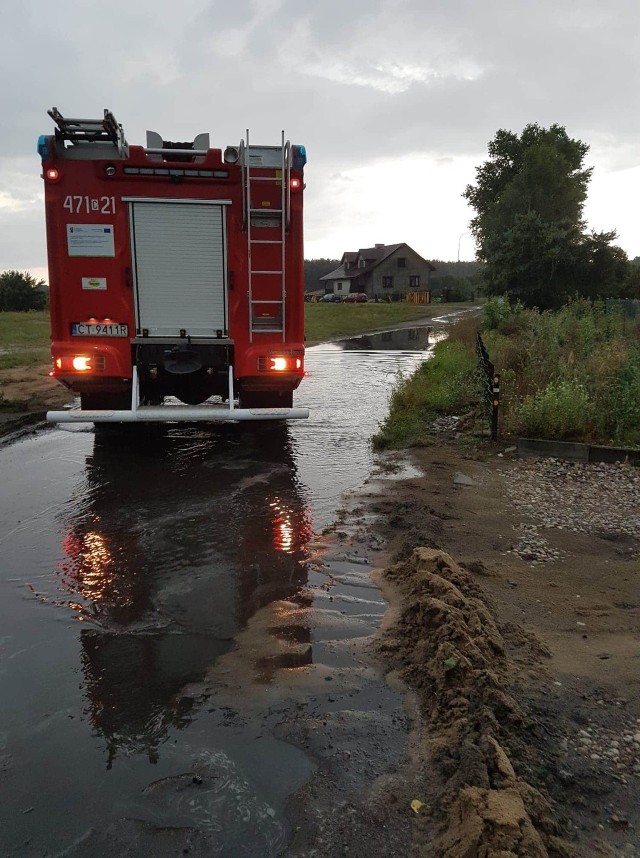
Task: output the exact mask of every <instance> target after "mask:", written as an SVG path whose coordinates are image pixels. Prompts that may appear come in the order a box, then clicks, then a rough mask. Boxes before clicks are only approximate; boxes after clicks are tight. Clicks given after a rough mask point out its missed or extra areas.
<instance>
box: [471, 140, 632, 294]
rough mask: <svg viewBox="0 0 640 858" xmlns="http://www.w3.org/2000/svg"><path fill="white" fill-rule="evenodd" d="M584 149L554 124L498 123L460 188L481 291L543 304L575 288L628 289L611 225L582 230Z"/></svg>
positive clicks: (585, 180) (588, 290)
mask: <svg viewBox="0 0 640 858" xmlns="http://www.w3.org/2000/svg"><path fill="white" fill-rule="evenodd" d="M588 151H589V147H588V146H587V145H586V144H585V143H582V142H581V141H580V140H573V139H571V138H570V137H569V136H568V134H567V132H566V130H565V129H564V128H563V127H562V126H560V125H552V126H551V127H550V128H540V126H539V125H537V124H532V125H527V126H526V128H525V129H524V130H523V132H522V134H521V135H520V136H518V135H517V134H514V133H513V132H511V131H505V130H500V131H498V132H497V134H496V136H495V138H494V139H493V140H492V141H491V142H490V143H489V148H488V152H489V160H488V161H486V162H485V163H484V164H482V165H481V166H480V167H478V169H477V170H476V184H475V185H469V186H468V187H467V188H466V190H465V192H464V194H463V196H464V197H465V198H466V199H467V200H468V201H469V202H470V203H471V205H472V206H473V207H474V208H475V210H476V216H475V217H474V218H473V219H472V221H471V230H472V232H473V235H474V237H475V239H476V244H477V248H478V258H479V259H480V260H482V261H484V262H485V263H486V264H485V266H484V269H483V270H484V280H485V286H486V288H487V291H488V292H489V294H493V295H499V294H507V295H509V296H512V297H514V298H517V299H518V300H520V301H521V302H522V303H523V304H524V305H525V306H528V307H532V306H537V307H540V308H541V309H548V308H556V307H559V306H560V305H562V304H563V303H564V302H565V301H566V300H567V299H568V298H569V297H570V296H572V295H574V294H575V293H576V292H578V293H580V294H584V295H587V296H590V297H595V296H597V295H602V294H609V295H618V294H623V293H624V292H625V289H626V290H628V288H629V276H630V269H629V263H628V260H627V257H626V254H625V253H624V251H622V250H621V249H620V248H618V247H615V246H612V245H611V243H612V242H613V241H614V240H615V238H616V235H615V233H614V232H603V233H591V234H586V233H585V223H584V219H583V208H584V203H585V200H586V197H587V189H588V184H589V180H590V178H591V172H592V171H591V168H586V167H585V166H584V159H585V156H586V154H587V152H588Z"/></svg>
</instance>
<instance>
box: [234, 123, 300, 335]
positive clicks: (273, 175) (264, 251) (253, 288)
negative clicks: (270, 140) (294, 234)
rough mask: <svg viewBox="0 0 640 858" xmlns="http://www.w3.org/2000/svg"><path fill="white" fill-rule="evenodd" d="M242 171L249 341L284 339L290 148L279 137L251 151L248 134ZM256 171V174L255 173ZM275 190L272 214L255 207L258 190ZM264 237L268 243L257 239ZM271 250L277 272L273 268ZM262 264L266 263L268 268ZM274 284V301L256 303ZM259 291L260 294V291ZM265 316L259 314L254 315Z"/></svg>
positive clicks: (243, 148) (289, 203)
mask: <svg viewBox="0 0 640 858" xmlns="http://www.w3.org/2000/svg"><path fill="white" fill-rule="evenodd" d="M240 157H241V159H242V170H243V185H244V188H243V220H244V223H245V225H246V230H247V242H248V250H249V253H248V259H249V272H248V273H249V341H250V342H253V338H254V334H256V333H279V334H281V335H282V341H283V342H284V341H285V339H286V325H285V300H286V276H285V260H286V237H287V232H288V229H289V218H290V211H291V197H290V193H291V192H290V187H289V180H290V174H291V144H290V143H289V141H288V140H287V141H285V137H284V131H283V132H282V141H281V144H280V146H251V144H250V142H249V130H248V129H247V139H246V143H243V145H242V146H241V151H240ZM258 171H259V172H258ZM261 187H262V188H265V189H270V190H271V191H273V189H274V188H277V189H278V192H279V194H278V197H279V201H278V206H279V207H278V208H273V207H272V206H271V205H265V204H263V205H261V206H258V205H256V197H255V194H256V193H257V192H258V191H259V189H260V188H261ZM265 233H267V234H268V238H262V237H260V236H261V235H264V234H265ZM274 250H277V257H278V260H279V263H278V265H279V267H277V268H276V267H273V260H274V258H275V256H276V254H274V252H273V251H274ZM267 260H270V261H271V264H270V265H269V264H268V263H267ZM274 280H277V282H278V288H277V289H276V288H272V289H268V288H267V291H268V292H270V293H271V294H274V293H275V294H278V297H269V298H260V297H256V296H257V295H259V294H260V292H262V291H264V287H265V284H268V283H269V281H271V282H272V283H273V281H274ZM261 287H262V288H261ZM265 309H267V310H268V312H266V313H264V314H260V310H263V311H264V310H265Z"/></svg>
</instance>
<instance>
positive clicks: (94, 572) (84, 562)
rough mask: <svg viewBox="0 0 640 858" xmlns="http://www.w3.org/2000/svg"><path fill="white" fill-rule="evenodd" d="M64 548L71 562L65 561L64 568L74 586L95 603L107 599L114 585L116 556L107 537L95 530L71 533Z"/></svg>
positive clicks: (66, 538)
mask: <svg viewBox="0 0 640 858" xmlns="http://www.w3.org/2000/svg"><path fill="white" fill-rule="evenodd" d="M63 547H64V551H65V554H66V555H67V556H68V557H69V558H70V561H71V562H69V563H65V564H63V570H64V572H65V576H66V577H67V579H71V580H72V581H73V585H74V589H76V590H77V591H79V592H80V593H81V594H82V596H84V598H85V599H90V600H91V601H92V602H102V601H104V599H105V598H106V597H107V595H108V593H109V592H110V591H111V590H112V588H113V584H114V576H113V574H112V564H113V559H112V557H111V552H110V551H109V548H108V545H107V541H106V539H104V537H102V536H101V535H100V534H99V533H95V532H94V531H89V533H84V534H81V535H77V534H75V533H69V534H68V535H67V536H66V537H65V539H64V542H63Z"/></svg>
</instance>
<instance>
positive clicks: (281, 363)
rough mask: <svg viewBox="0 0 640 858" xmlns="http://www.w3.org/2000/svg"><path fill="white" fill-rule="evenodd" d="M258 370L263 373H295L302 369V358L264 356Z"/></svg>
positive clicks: (260, 359) (259, 361)
mask: <svg viewBox="0 0 640 858" xmlns="http://www.w3.org/2000/svg"><path fill="white" fill-rule="evenodd" d="M258 369H259V370H262V371H263V372H294V371H296V370H300V369H302V358H301V357H295V356H294V355H262V356H261V357H259V358H258Z"/></svg>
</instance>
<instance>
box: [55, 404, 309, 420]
mask: <svg viewBox="0 0 640 858" xmlns="http://www.w3.org/2000/svg"><path fill="white" fill-rule="evenodd" d="M308 416H309V409H308V408H229V406H228V405H217V404H216V405H207V404H206V403H205V404H204V405H141V406H139V407H138V408H136V409H135V410H126V411H115V410H114V411H90V410H88V409H82V408H69V409H67V410H66V411H47V420H48V421H49V423H178V422H182V423H193V422H203V421H210V422H220V421H224V422H236V421H237V422H240V421H243V420H304V419H306V418H307V417H308Z"/></svg>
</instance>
